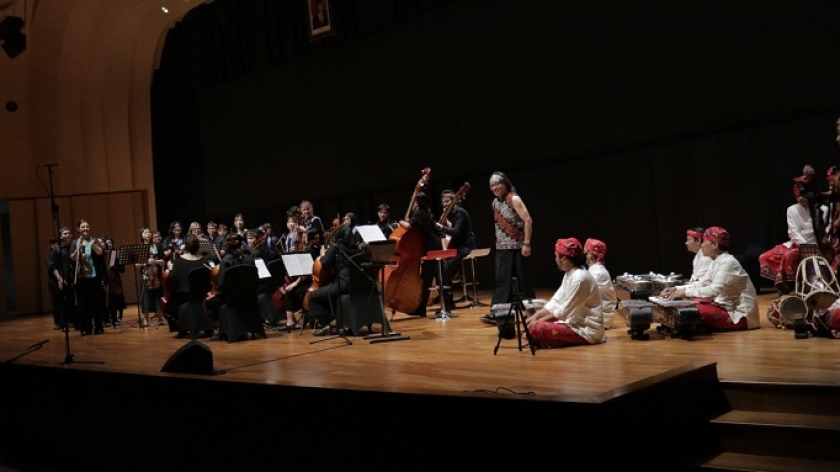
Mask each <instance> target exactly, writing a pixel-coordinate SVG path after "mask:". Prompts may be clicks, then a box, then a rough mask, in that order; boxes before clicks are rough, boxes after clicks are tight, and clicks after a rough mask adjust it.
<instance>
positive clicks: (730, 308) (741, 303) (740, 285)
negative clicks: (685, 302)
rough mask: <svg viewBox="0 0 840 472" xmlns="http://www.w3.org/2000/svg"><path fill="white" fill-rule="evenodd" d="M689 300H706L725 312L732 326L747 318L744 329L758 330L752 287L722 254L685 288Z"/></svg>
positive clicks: (735, 262)
mask: <svg viewBox="0 0 840 472" xmlns="http://www.w3.org/2000/svg"><path fill="white" fill-rule="evenodd" d="M685 296H686V297H689V298H695V297H699V298H708V299H712V300H714V301H715V303H717V304H719V305H721V306H722V307H723V309H724V310H726V311H727V313H729V317H730V318H731V319H732V322H733V323H738V322H739V321H741V318H743V317H745V316H746V317H747V328H748V329H755V328H760V327H761V325H760V321H759V315H758V304H757V303H756V299H755V296H756V294H755V287H753V284H752V281H750V276H749V275H747V272H746V271H744V268H743V267H741V264H740V263H739V262H738V260H737V259H735V257H734V256H733V255H731V254H729V253H728V252H724V253H723V254H721V255H719V256H718V257H717V258H715V259H714V260H713V261H712V265H711V266H710V267H709V271H708V272H706V275H705V276H703V278H702V279H700V280H698V281H697V282H694V283H692V284H690V285H687V286H686V287H685Z"/></svg>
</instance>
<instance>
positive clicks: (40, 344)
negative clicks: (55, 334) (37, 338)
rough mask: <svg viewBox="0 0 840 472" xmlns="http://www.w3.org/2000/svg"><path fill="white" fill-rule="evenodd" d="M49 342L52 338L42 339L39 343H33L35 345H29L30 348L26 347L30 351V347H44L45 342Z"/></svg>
mask: <svg viewBox="0 0 840 472" xmlns="http://www.w3.org/2000/svg"><path fill="white" fill-rule="evenodd" d="M48 342H50V340H49V339H45V340H43V341H41V342H37V343H35V344H33V345H31V346H29V347H28V348H26V350H27V351H28V350H30V349H41V347H42V346H43V345H44V344H47V343H48Z"/></svg>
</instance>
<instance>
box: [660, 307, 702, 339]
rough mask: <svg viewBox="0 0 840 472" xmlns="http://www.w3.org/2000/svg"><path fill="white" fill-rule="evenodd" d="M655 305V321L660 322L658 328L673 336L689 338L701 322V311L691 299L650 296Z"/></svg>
mask: <svg viewBox="0 0 840 472" xmlns="http://www.w3.org/2000/svg"><path fill="white" fill-rule="evenodd" d="M650 301H652V302H653V303H654V305H653V321H655V322H657V323H659V326H657V328H656V330H657V331H661V332H664V333H665V334H668V335H669V336H671V337H672V338H677V337H679V338H682V339H689V338H691V335H692V334H694V330H695V329H697V325H699V324H700V313H699V312H698V311H697V306H696V304H695V303H694V302H693V301H691V300H685V299H681V300H668V299H667V298H663V297H650Z"/></svg>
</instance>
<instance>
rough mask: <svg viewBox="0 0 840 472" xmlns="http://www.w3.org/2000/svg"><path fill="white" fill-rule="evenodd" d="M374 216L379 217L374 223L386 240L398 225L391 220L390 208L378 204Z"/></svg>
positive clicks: (385, 204)
mask: <svg viewBox="0 0 840 472" xmlns="http://www.w3.org/2000/svg"><path fill="white" fill-rule="evenodd" d="M376 214H377V216H379V221H378V222H376V226H378V227H379V229H380V230H381V231H382V234H384V235H385V238H386V239H387V238H388V236H390V235H391V233H392V232H393V231H394V228H395V227H396V226H397V225H398V224H399V223H397V222H396V221H393V220H391V207H390V206H388V204H387V203H382V204H380V205H379V208H377V209H376Z"/></svg>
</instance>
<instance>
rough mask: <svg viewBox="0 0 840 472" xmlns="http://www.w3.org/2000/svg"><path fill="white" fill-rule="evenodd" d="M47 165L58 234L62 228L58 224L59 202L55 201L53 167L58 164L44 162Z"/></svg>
mask: <svg viewBox="0 0 840 472" xmlns="http://www.w3.org/2000/svg"><path fill="white" fill-rule="evenodd" d="M43 165H44V166H46V167H47V174H48V175H49V179H50V211H51V212H52V219H53V223H54V224H55V234H58V230H59V228H60V226H59V224H58V204H57V203H56V202H55V190H54V188H53V167H55V166H57V165H58V164H43Z"/></svg>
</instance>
